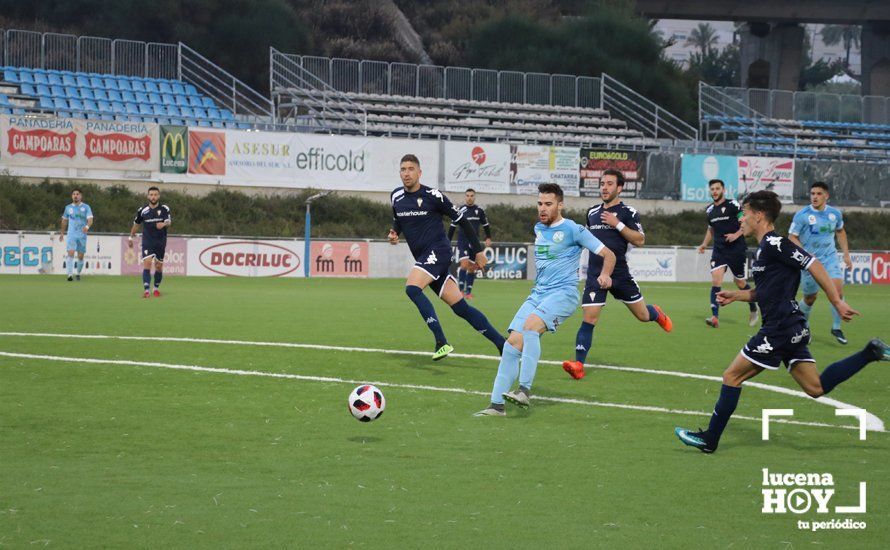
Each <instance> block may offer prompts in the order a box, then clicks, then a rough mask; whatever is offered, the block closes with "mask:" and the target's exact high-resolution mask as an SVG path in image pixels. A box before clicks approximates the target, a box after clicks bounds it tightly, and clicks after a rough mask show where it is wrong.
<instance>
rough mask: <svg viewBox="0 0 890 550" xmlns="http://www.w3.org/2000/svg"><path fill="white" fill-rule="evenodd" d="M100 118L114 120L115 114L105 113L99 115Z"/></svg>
mask: <svg viewBox="0 0 890 550" xmlns="http://www.w3.org/2000/svg"><path fill="white" fill-rule="evenodd" d="M99 120H114V115H110V114H108V113H103V114H101V115H99Z"/></svg>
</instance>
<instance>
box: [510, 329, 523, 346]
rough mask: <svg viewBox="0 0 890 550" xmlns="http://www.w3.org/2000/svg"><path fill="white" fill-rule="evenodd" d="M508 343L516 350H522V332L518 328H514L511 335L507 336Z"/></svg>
mask: <svg viewBox="0 0 890 550" xmlns="http://www.w3.org/2000/svg"><path fill="white" fill-rule="evenodd" d="M507 343H509V344H510V345H511V346H513V348H515V349H516V351H522V333H521V332H519V331H518V330H514V331H513V332H511V333H510V336H508V337H507Z"/></svg>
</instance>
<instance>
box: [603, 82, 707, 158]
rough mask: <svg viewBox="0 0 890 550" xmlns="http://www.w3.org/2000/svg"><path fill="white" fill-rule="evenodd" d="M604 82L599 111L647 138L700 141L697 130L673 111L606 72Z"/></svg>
mask: <svg viewBox="0 0 890 550" xmlns="http://www.w3.org/2000/svg"><path fill="white" fill-rule="evenodd" d="M601 82H602V91H601V92H600V101H601V103H600V108H602V109H606V110H608V111H609V113H611V114H612V116H615V117H617V118H620V119H622V120H624V121H625V122H627V124H628V125H629V126H631V127H633V128H636V129H637V130H639V131H641V132H643V135H644V136H646V137H650V138H654V139H671V140H690V141H696V140H698V130H696V129H695V127H693V126H692V125H691V124H688V123H687V122H685V121H684V120H683V119H681V118H680V117H678V116H676V115H674V114H673V113H671V112H670V111H668V110H666V109H664V108H662V107H660V106H659V105H657V104H656V103H654V102H653V101H651V100H649V99H647V98H645V97H643V96H642V95H641V94H639V93H638V92H635V91H634V90H632V89H630V88H629V87H627V86H625V85H624V84H622V83H621V82H619V81H618V80H615V79H614V78H612V77H611V76H609V75H607V74H606V73H603V77H602V81H601Z"/></svg>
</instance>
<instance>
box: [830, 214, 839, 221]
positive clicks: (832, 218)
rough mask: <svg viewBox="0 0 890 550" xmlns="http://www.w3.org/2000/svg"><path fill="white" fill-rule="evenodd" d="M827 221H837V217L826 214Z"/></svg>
mask: <svg viewBox="0 0 890 550" xmlns="http://www.w3.org/2000/svg"><path fill="white" fill-rule="evenodd" d="M828 219H829V220H831V221H834V220H836V219H837V216H835V215H834V214H828Z"/></svg>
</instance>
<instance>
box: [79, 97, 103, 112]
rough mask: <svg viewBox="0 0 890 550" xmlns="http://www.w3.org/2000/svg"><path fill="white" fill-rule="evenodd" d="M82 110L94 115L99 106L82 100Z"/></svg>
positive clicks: (90, 100)
mask: <svg viewBox="0 0 890 550" xmlns="http://www.w3.org/2000/svg"><path fill="white" fill-rule="evenodd" d="M83 110H84V111H90V112H93V113H96V112H98V111H99V106H98V105H96V102H95V101H93V100H92V99H84V100H83Z"/></svg>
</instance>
